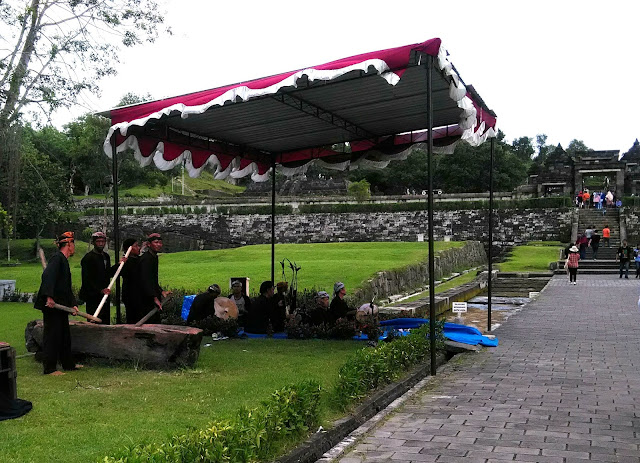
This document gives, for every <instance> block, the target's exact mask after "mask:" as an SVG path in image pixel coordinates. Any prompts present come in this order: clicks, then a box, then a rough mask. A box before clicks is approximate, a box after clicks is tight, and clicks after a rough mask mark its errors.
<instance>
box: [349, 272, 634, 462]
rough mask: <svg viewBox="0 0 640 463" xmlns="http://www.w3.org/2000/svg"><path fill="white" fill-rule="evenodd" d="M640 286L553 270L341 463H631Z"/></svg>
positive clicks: (607, 278)
mask: <svg viewBox="0 0 640 463" xmlns="http://www.w3.org/2000/svg"><path fill="white" fill-rule="evenodd" d="M639 290H640V281H639V280H635V279H633V275H631V277H630V279H629V280H625V279H622V280H620V279H618V277H617V276H614V275H604V276H581V275H578V284H577V285H576V286H570V285H569V284H568V278H567V277H566V276H556V277H554V278H553V279H552V280H551V281H550V283H549V285H547V287H546V288H545V289H544V291H543V292H542V293H541V294H540V296H539V298H538V299H537V300H536V301H534V302H532V303H531V304H529V305H528V306H527V307H526V308H525V309H523V310H522V311H521V312H519V313H517V314H515V315H513V316H512V317H511V318H509V320H507V322H506V323H505V324H504V325H503V326H502V327H500V328H499V329H498V330H496V331H495V334H496V335H497V336H498V338H499V340H500V345H499V346H498V347H496V348H492V349H484V350H483V351H482V352H481V353H479V354H467V355H465V356H464V357H463V358H461V359H456V360H454V361H452V362H450V363H449V364H448V365H447V366H445V367H444V369H443V371H442V372H441V373H440V374H438V376H437V377H436V378H433V379H432V381H431V382H429V383H428V384H427V386H426V387H425V388H424V389H423V390H421V391H420V392H419V393H418V394H416V395H415V396H414V397H412V398H411V399H409V400H408V401H407V402H406V403H405V404H404V405H403V406H402V407H400V408H399V409H398V410H397V411H395V412H393V413H392V414H391V415H390V416H389V417H388V419H387V420H385V421H384V422H383V423H382V424H380V425H379V426H377V427H376V428H374V429H373V430H372V431H370V432H369V433H368V434H366V435H365V436H364V437H363V438H362V439H361V440H360V441H359V442H358V444H356V445H355V447H353V449H352V450H351V451H350V452H348V453H347V454H345V455H344V456H343V457H342V458H341V459H340V461H341V463H361V462H374V461H375V462H377V461H407V462H408V461H416V462H458V461H460V462H483V463H484V462H494V461H495V462H498V461H500V462H503V461H505V460H508V461H539V462H567V463H568V462H583V461H585V460H594V461H601V462H612V461H620V462H627V461H629V462H630V461H633V462H640V448H639V445H638V444H640V311H639V310H638V306H637V300H638V294H639Z"/></svg>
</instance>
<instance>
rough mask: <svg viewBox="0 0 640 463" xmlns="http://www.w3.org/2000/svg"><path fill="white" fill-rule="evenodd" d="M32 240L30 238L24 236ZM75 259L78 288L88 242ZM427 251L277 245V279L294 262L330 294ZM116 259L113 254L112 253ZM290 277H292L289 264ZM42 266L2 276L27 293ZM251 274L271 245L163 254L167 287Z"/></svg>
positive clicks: (254, 278) (421, 247)
mask: <svg viewBox="0 0 640 463" xmlns="http://www.w3.org/2000/svg"><path fill="white" fill-rule="evenodd" d="M26 241H31V242H32V240H26ZM462 245H463V243H461V242H446V243H445V242H441V241H439V242H436V243H435V251H436V252H440V251H442V250H444V249H449V248H452V247H460V246H462ZM76 249H77V252H76V255H75V256H73V257H72V258H71V261H70V266H71V274H72V281H73V284H74V286H76V287H78V288H79V287H80V284H81V269H80V260H81V259H82V255H83V254H84V252H86V251H87V249H88V246H87V244H86V243H82V244H80V243H79V244H78V245H77V246H76ZM428 254H429V246H428V243H419V242H415V243H414V242H412V243H322V244H278V245H276V269H275V275H276V281H279V280H281V279H282V267H281V266H280V263H279V262H280V261H282V260H283V259H284V258H287V259H289V260H291V261H294V262H295V263H296V264H297V265H298V266H299V267H301V270H300V271H299V273H298V287H299V288H300V289H303V288H309V289H310V288H317V289H323V290H326V291H329V292H331V291H332V288H333V284H334V283H335V282H336V281H342V282H343V283H344V284H345V285H346V287H347V292H348V293H352V292H353V290H355V289H356V288H357V287H358V286H360V285H361V284H362V282H363V281H366V280H367V279H369V278H371V277H372V276H374V275H375V274H376V272H379V271H381V270H395V269H400V268H403V267H405V266H408V265H412V264H416V263H419V262H423V261H425V260H426V259H427V257H428ZM112 262H113V254H112ZM285 272H286V278H287V280H289V281H291V270H290V269H289V266H288V262H287V263H286V265H285ZM41 274H42V266H41V264H40V263H39V262H38V263H36V262H32V263H26V264H22V265H20V266H18V267H0V279H7V280H16V287H17V289H19V290H20V291H23V292H35V291H37V290H38V287H39V285H40V276H41ZM240 276H247V277H249V278H251V283H250V289H251V290H252V291H254V292H257V290H258V288H259V286H260V283H261V282H262V281H264V280H268V279H270V278H271V246H270V245H257V246H244V247H241V248H234V249H224V250H218V251H189V252H177V253H172V254H162V255H161V256H160V283H161V285H163V287H166V288H185V289H187V290H188V291H190V292H193V293H197V292H201V291H204V289H205V288H207V287H208V286H209V285H211V284H212V283H218V284H219V285H220V287H221V288H223V292H224V291H226V290H227V289H228V286H229V278H231V277H240Z"/></svg>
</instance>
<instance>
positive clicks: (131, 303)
mask: <svg viewBox="0 0 640 463" xmlns="http://www.w3.org/2000/svg"><path fill="white" fill-rule="evenodd" d="M129 247H131V252H130V253H129V257H127V259H126V260H125V262H124V265H123V267H122V270H121V271H120V276H121V277H122V302H123V303H124V308H125V311H126V321H127V323H128V324H130V325H133V324H135V323H137V322H138V321H139V320H140V319H141V318H142V317H144V316H145V315H146V313H141V312H142V309H141V302H140V269H139V265H140V244H139V243H138V241H137V240H136V239H134V238H127V239H126V240H124V242H123V243H122V250H123V251H124V252H125V254H126V252H127V250H128V249H129ZM123 259H124V257H123ZM116 269H117V267H116V266H114V268H112V270H113V271H114V273H115V270H116Z"/></svg>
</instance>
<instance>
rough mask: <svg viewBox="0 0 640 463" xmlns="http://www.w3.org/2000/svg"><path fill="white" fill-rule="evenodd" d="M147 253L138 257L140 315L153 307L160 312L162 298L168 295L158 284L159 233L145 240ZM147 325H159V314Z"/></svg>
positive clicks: (160, 245)
mask: <svg viewBox="0 0 640 463" xmlns="http://www.w3.org/2000/svg"><path fill="white" fill-rule="evenodd" d="M147 243H148V244H147V251H146V252H145V253H144V254H142V256H141V257H140V262H139V264H138V268H139V272H140V309H141V311H140V313H142V314H143V316H144V315H146V314H147V313H149V312H150V311H151V310H153V309H154V308H155V307H158V310H162V302H161V300H162V298H163V297H165V296H167V295H168V294H170V291H163V290H162V288H161V287H160V284H159V283H158V252H160V250H161V249H162V237H161V236H160V234H159V233H152V234H150V235H149V237H148V238H147ZM147 322H148V323H149V324H152V323H160V314H159V313H157V312H156V314H155V315H154V316H153V317H151V318H150V319H149V320H148V321H147Z"/></svg>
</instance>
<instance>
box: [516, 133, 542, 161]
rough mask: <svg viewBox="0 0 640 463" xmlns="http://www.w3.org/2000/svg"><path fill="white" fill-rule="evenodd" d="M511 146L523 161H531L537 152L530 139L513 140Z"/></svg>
mask: <svg viewBox="0 0 640 463" xmlns="http://www.w3.org/2000/svg"><path fill="white" fill-rule="evenodd" d="M511 146H512V147H513V153H514V154H515V155H516V156H517V157H518V158H520V159H522V160H523V161H530V160H531V159H532V158H533V155H534V154H535V152H536V150H535V149H534V148H533V144H532V143H531V138H530V137H520V138H517V139H515V140H513V143H512V144H511Z"/></svg>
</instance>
